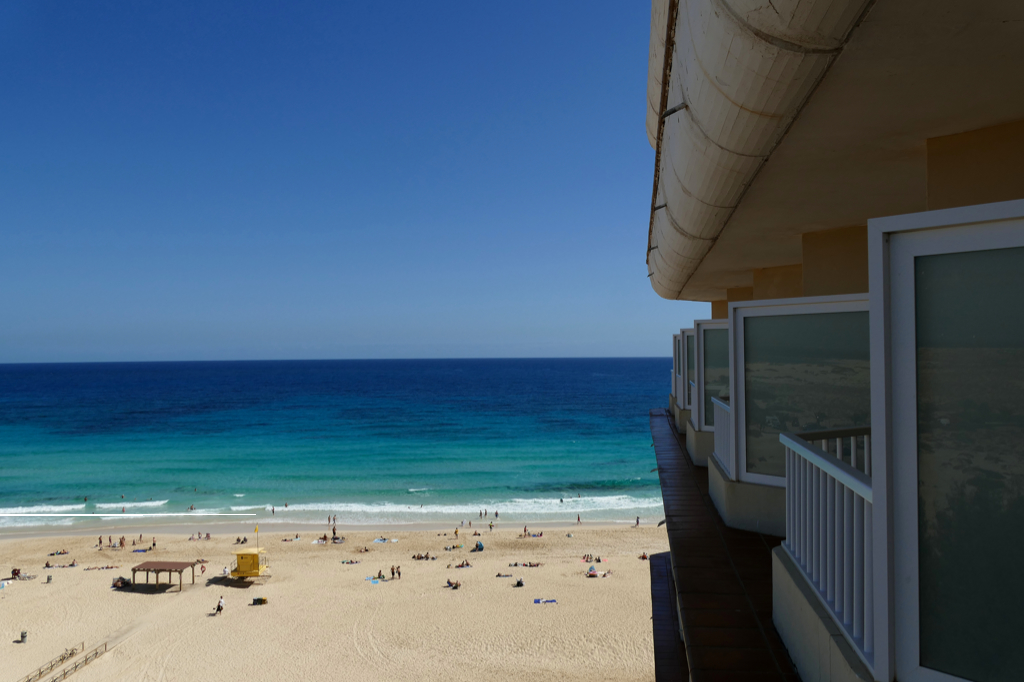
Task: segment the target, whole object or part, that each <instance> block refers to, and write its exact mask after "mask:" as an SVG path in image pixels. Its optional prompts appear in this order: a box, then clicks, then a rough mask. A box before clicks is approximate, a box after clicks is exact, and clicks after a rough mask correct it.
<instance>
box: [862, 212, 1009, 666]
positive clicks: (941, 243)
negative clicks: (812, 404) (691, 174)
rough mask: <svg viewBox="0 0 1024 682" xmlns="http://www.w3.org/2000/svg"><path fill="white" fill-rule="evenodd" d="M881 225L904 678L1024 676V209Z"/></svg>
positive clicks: (877, 239) (879, 277)
mask: <svg viewBox="0 0 1024 682" xmlns="http://www.w3.org/2000/svg"><path fill="white" fill-rule="evenodd" d="M869 232H870V235H871V237H870V238H871V249H872V250H871V258H872V261H873V262H877V263H886V261H887V265H886V267H884V268H883V267H878V268H876V271H875V272H874V273H873V279H872V283H871V287H872V291H873V292H878V294H873V296H877V299H878V301H879V305H877V306H876V304H875V301H874V300H873V301H872V312H871V316H872V354H873V355H874V354H875V353H876V352H877V353H879V354H880V355H887V356H888V360H889V364H890V366H891V377H890V379H889V381H888V383H886V384H885V387H884V390H883V391H877V390H876V391H874V393H873V404H874V401H875V400H877V401H878V403H877V404H879V405H880V406H883V407H885V406H887V407H888V410H876V411H879V412H881V415H880V416H881V421H880V427H885V428H889V429H891V432H892V439H891V442H890V443H888V444H881V445H882V448H881V449H878V445H879V442H878V439H876V441H875V443H876V453H875V454H876V462H877V461H882V462H889V463H890V465H891V468H892V486H891V490H892V497H891V500H886V502H885V505H883V508H885V506H886V505H887V506H889V507H891V509H892V515H893V526H894V531H895V534H896V536H895V539H893V540H892V541H890V545H889V549H888V550H887V551H892V552H893V558H894V560H893V567H894V571H895V576H894V578H895V579H894V581H893V584H894V585H895V586H896V587H895V592H894V594H893V595H892V599H893V601H894V605H895V622H894V623H892V624H890V625H888V627H893V626H894V627H895V646H896V649H895V651H894V652H892V655H893V656H894V658H895V673H896V675H897V677H898V678H899V679H900V680H905V681H906V682H919V681H931V680H974V681H977V682H998V681H1001V680H1012V679H1019V678H1020V671H1021V670H1024V649H1022V648H1021V647H1020V641H1021V638H1022V637H1024V613H1022V611H1021V608H1020V605H1021V604H1024V582H1022V581H1021V580H1020V567H1021V565H1022V564H1024V544H1022V543H1021V540H1022V539H1024V538H1022V536H1024V447H1022V445H1021V443H1024V274H1022V273H1024V202H1021V201H1016V202H1004V203H1000V204H988V205H983V206H971V207H965V208H959V209H951V210H947V211H933V212H929V213H921V214H912V215H908V216H896V217H894V218H888V219H884V220H877V221H872V222H871V226H870V230H869ZM885 236H888V240H886V239H885V238H884V237H885ZM886 291H887V292H888V297H883V295H882V292H886ZM876 320H877V321H878V323H879V325H881V327H883V328H884V331H885V332H888V334H886V333H883V329H879V330H876V329H875V323H876ZM887 336H888V339H889V340H888V344H887V343H886V337H887ZM878 370H879V368H878V367H875V366H873V367H872V374H873V376H872V380H873V383H875V384H877V383H878V382H877V381H876V379H877V378H878V377H879V376H883V377H884V375H879V372H878ZM878 494H879V493H878V492H877V491H876V496H877V495H878ZM877 499H878V498H877V497H876V508H877ZM882 565H884V562H883V563H882ZM876 573H877V569H876ZM877 584H878V582H877V580H876V585H877ZM876 630H877V628H876ZM876 641H877V640H876ZM876 660H877V659H876Z"/></svg>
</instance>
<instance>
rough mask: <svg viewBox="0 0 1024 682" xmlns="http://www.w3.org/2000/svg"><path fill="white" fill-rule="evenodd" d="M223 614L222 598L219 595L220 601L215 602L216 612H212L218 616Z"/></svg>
mask: <svg viewBox="0 0 1024 682" xmlns="http://www.w3.org/2000/svg"><path fill="white" fill-rule="evenodd" d="M223 612H224V596H223V595H221V598H220V601H218V602H217V610H216V611H215V612H214V613H216V614H217V615H218V616H219V615H220V614H222V613H223Z"/></svg>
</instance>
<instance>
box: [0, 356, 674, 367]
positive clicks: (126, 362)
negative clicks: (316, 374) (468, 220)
mask: <svg viewBox="0 0 1024 682" xmlns="http://www.w3.org/2000/svg"><path fill="white" fill-rule="evenodd" d="M666 359H667V360H671V359H672V354H671V353H669V354H667V355H563V356H544V357H541V356H526V357H524V356H519V357H497V356H495V357H482V356H481V357H462V358H457V357H443V358H259V359H207V360H28V361H20V362H19V361H15V362H0V367H6V366H21V365H156V364H186V363H189V364H198V363H214V362H238V363H242V362H252V363H255V362H434V361H458V362H468V361H477V360H666Z"/></svg>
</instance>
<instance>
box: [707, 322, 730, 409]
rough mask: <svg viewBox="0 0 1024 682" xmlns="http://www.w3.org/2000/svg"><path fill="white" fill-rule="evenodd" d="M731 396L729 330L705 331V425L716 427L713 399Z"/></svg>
mask: <svg viewBox="0 0 1024 682" xmlns="http://www.w3.org/2000/svg"><path fill="white" fill-rule="evenodd" d="M728 395H729V330H728V329H705V330H704V425H705V426H714V425H715V406H714V404H713V403H712V402H711V399H712V398H724V397H726V396H728Z"/></svg>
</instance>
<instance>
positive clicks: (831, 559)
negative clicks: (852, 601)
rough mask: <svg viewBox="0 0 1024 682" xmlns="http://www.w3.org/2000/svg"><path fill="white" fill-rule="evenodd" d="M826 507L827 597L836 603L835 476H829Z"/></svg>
mask: <svg viewBox="0 0 1024 682" xmlns="http://www.w3.org/2000/svg"><path fill="white" fill-rule="evenodd" d="M825 508H826V511H825V515H826V521H825V527H826V529H827V532H828V557H827V558H826V560H827V562H828V566H827V567H826V571H825V574H826V576H827V577H826V586H825V599H826V600H827V601H829V602H832V603H833V604H834V603H835V599H836V481H835V479H834V478H829V481H828V500H827V501H826V503H825Z"/></svg>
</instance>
